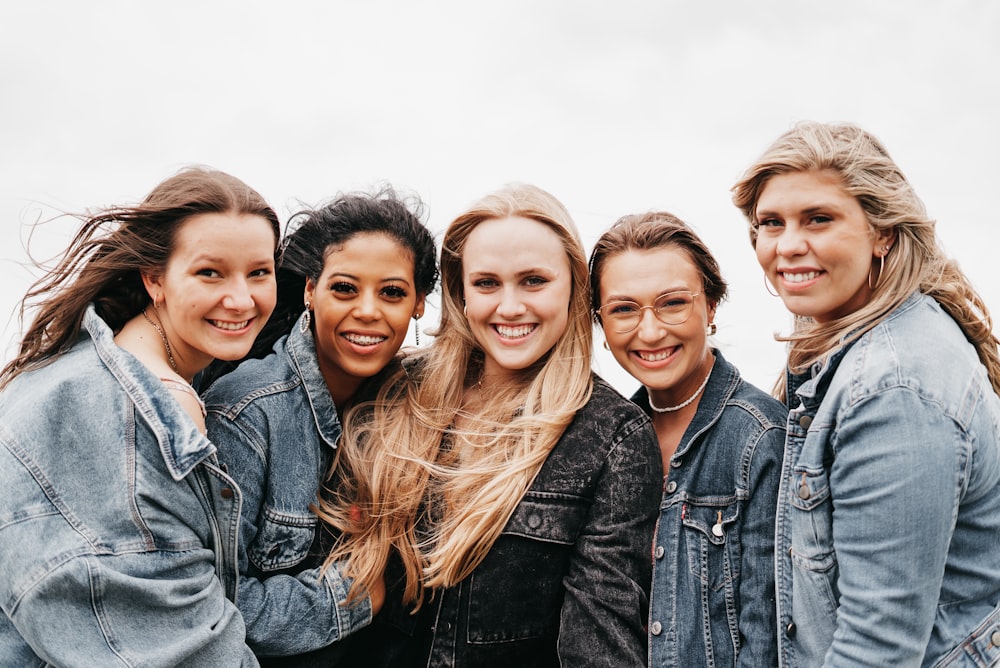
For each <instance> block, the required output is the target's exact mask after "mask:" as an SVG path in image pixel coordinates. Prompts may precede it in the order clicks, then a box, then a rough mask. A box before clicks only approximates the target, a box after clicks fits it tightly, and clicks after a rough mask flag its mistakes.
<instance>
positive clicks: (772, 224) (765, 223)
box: [757, 217, 785, 229]
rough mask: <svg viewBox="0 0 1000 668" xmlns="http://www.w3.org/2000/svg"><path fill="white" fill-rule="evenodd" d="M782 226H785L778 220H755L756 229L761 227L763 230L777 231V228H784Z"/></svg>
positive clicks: (771, 218)
mask: <svg viewBox="0 0 1000 668" xmlns="http://www.w3.org/2000/svg"><path fill="white" fill-rule="evenodd" d="M784 226H785V224H784V223H783V222H781V221H780V220H778V219H777V218H773V217H765V218H758V219H757V227H758V228H760V227H763V228H771V229H777V228H781V227H784Z"/></svg>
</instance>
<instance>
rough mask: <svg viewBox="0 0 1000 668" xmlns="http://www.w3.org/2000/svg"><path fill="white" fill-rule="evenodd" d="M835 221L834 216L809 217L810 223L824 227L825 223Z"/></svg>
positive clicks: (820, 214)
mask: <svg viewBox="0 0 1000 668" xmlns="http://www.w3.org/2000/svg"><path fill="white" fill-rule="evenodd" d="M832 220H833V217H832V216H828V215H826V214H825V213H814V214H813V215H811V216H809V223H810V224H811V225H822V224H824V223H829V222H831V221H832Z"/></svg>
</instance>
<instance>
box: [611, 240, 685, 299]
mask: <svg viewBox="0 0 1000 668" xmlns="http://www.w3.org/2000/svg"><path fill="white" fill-rule="evenodd" d="M702 282H703V277H702V275H701V271H700V270H699V269H698V266H697V265H696V264H695V263H694V261H693V260H692V258H691V255H690V254H689V253H688V252H687V251H686V250H684V249H683V248H681V247H679V246H676V245H671V246H661V247H659V248H651V249H647V250H636V249H630V250H627V251H624V252H621V253H616V254H614V255H610V256H608V258H607V259H606V260H605V261H604V267H603V269H602V270H601V277H600V291H601V296H602V297H605V296H614V297H616V298H622V299H625V298H627V299H636V298H642V299H652V298H654V297H656V296H658V295H660V294H663V293H664V292H668V291H670V290H691V291H693V292H697V291H698V290H700V289H701V286H702Z"/></svg>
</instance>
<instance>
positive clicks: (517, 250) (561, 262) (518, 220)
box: [462, 216, 569, 272]
mask: <svg viewBox="0 0 1000 668" xmlns="http://www.w3.org/2000/svg"><path fill="white" fill-rule="evenodd" d="M462 265H463V268H464V269H465V271H494V272H495V271H498V270H500V269H506V270H513V271H516V270H517V268H522V267H528V266H539V267H552V268H556V267H558V268H567V269H568V267H569V258H568V256H567V254H566V249H565V248H564V246H563V241H562V239H561V238H560V237H559V235H558V234H556V232H555V231H554V230H553V229H552V228H550V227H549V226H548V225H545V224H544V223H540V222H538V221H537V220H531V219H530V218H522V217H520V216H510V217H507V218H493V219H490V220H485V221H483V222H481V223H479V224H478V225H476V227H474V228H473V229H472V231H471V232H470V233H469V236H468V238H467V239H466V242H465V246H464V248H463V250H462Z"/></svg>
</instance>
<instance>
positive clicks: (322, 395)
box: [285, 313, 341, 448]
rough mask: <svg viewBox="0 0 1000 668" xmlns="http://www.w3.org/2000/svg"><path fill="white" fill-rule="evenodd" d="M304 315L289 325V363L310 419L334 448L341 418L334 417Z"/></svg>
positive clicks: (314, 341) (286, 346)
mask: <svg viewBox="0 0 1000 668" xmlns="http://www.w3.org/2000/svg"><path fill="white" fill-rule="evenodd" d="M303 318H305V313H303V314H302V315H301V316H299V320H298V322H296V323H295V325H293V326H292V331H291V332H289V334H288V339H287V340H286V342H285V349H286V350H287V351H288V362H289V364H291V365H292V367H293V368H294V369H295V373H296V374H297V375H298V376H299V378H301V379H302V386H303V387H304V388H305V391H306V396H308V397H309V406H310V408H312V414H313V420H315V421H316V430H317V431H318V432H319V435H320V437H321V438H322V439H323V441H324V442H325V443H326V444H327V445H328V446H330V448H336V447H337V440H338V439H339V438H340V433H341V426H340V418H339V417H338V416H337V407H336V406H334V404H333V398H332V397H331V396H330V390H329V389H328V388H327V386H326V379H324V378H323V373H322V371H320V368H319V356H318V355H317V354H316V340H315V339H314V338H313V335H312V330H311V329H309V327H308V326H304V325H303Z"/></svg>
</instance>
